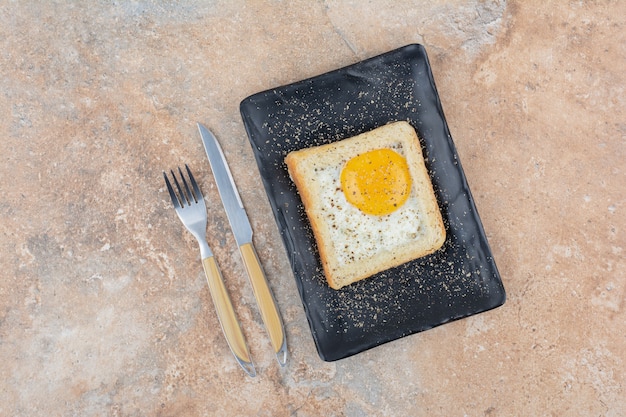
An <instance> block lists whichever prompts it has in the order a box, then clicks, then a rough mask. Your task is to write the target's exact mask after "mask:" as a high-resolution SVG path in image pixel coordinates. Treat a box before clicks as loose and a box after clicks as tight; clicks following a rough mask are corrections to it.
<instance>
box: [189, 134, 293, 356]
mask: <svg viewBox="0 0 626 417" xmlns="http://www.w3.org/2000/svg"><path fill="white" fill-rule="evenodd" d="M198 130H199V131H200V137H201V138H202V143H203V144H204V150H205V151H206V154H207V157H208V159H209V164H210V165H211V171H213V177H215V183H216V184H217V190H218V191H219V194H220V197H221V199H222V204H223V205H224V209H225V210H226V215H227V216H228V222H229V223H230V227H231V229H232V231H233V235H234V236H235V241H236V242H237V246H239V252H240V254H241V257H242V258H243V262H244V265H245V267H246V272H247V274H248V278H249V280H250V284H251V285H252V291H253V292H254V297H255V298H256V301H257V304H258V306H259V311H260V312H261V318H262V319H263V324H264V325H265V329H266V330H267V333H268V335H269V338H270V342H271V344H272V348H273V349H274V353H275V354H276V359H277V360H278V363H279V364H280V365H281V366H284V365H285V364H286V363H287V339H286V337H285V330H284V326H283V322H282V318H281V316H280V311H279V310H278V306H277V305H276V300H275V299H274V295H273V294H272V291H271V289H270V287H269V284H268V282H267V278H266V276H265V273H264V272H263V268H262V267H261V262H260V261H259V256H258V255H257V252H256V249H255V247H254V244H253V243H252V226H251V225H250V220H249V219H248V215H247V214H246V210H245V208H244V206H243V203H242V201H241V198H240V196H239V192H238V191H237V186H236V184H235V181H234V180H233V176H232V174H231V172H230V169H229V168H228V162H227V161H226V158H225V156H224V152H222V148H221V147H220V144H219V142H218V141H217V138H216V137H215V136H214V135H213V133H211V131H209V129H207V128H206V127H205V126H204V125H202V124H201V123H198Z"/></svg>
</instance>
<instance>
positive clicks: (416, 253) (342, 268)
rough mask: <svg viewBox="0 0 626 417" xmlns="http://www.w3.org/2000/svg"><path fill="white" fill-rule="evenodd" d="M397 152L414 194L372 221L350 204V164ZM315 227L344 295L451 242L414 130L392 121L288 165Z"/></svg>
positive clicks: (332, 282) (331, 279)
mask: <svg viewBox="0 0 626 417" xmlns="http://www.w3.org/2000/svg"><path fill="white" fill-rule="evenodd" d="M380 149H391V150H393V151H395V152H397V153H398V154H400V155H401V157H402V158H404V159H405V160H406V167H408V175H409V177H410V179H409V180H407V182H408V184H410V192H409V195H408V198H407V199H406V201H404V202H403V203H402V204H401V205H400V207H398V208H397V209H395V208H394V211H393V212H391V213H388V214H383V215H377V214H368V213H367V212H365V211H363V210H362V209H359V208H357V207H356V206H355V205H353V204H351V203H350V202H348V199H347V198H346V195H345V193H344V190H343V187H342V183H341V173H342V170H343V168H344V167H345V166H346V163H347V162H348V161H349V160H351V159H352V158H354V157H357V156H359V155H363V154H364V153H367V152H370V151H376V150H380ZM285 163H286V165H287V168H288V170H289V175H290V176H291V179H292V180H293V182H294V183H295V185H296V188H297V190H298V193H299V194H300V197H301V199H302V203H303V205H304V209H305V212H306V214H307V217H308V219H309V221H310V223H311V227H312V230H313V234H314V236H315V240H316V243H317V247H318V250H319V255H320V259H321V263H322V266H323V269H324V275H325V277H326V280H327V282H328V285H329V286H330V287H331V288H333V289H340V288H342V287H344V286H346V285H349V284H351V283H353V282H356V281H359V280H361V279H364V278H367V277H370V276H372V275H374V274H376V273H377V272H381V271H384V270H386V269H389V268H392V267H394V266H398V265H401V264H403V263H406V262H408V261H411V260H413V259H417V258H420V257H423V256H426V255H428V254H430V253H432V252H434V251H436V250H437V249H439V248H440V247H441V246H442V245H443V243H444V241H445V238H446V231H445V227H444V224H443V221H442V216H441V212H440V210H439V206H438V204H437V200H436V197H435V193H434V191H433V187H432V183H431V181H430V177H429V176H428V172H427V170H426V166H425V163H424V158H423V156H422V149H421V147H420V143H419V139H418V137H417V134H416V132H415V130H414V129H413V127H412V126H411V125H410V124H409V123H407V122H404V121H400V122H393V123H390V124H387V125H384V126H381V127H379V128H376V129H374V130H371V131H369V132H365V133H362V134H360V135H357V136H354V137H351V138H348V139H344V140H341V141H338V142H334V143H331V144H327V145H321V146H317V147H311V148H306V149H301V150H297V151H293V152H291V153H289V154H288V155H287V156H286V158H285Z"/></svg>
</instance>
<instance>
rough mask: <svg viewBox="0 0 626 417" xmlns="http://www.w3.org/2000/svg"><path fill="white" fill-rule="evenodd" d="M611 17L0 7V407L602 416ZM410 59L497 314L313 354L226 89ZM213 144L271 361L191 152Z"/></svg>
mask: <svg viewBox="0 0 626 417" xmlns="http://www.w3.org/2000/svg"><path fill="white" fill-rule="evenodd" d="M624 16H626V2H623V1H620V0H613V1H609V0H599V1H593V2H592V1H561V2H545V1H543V0H529V1H483V0H466V1H461V0H438V1H434V2H433V1H425V0H413V1H398V2H396V1H370V2H359V1H343V2H340V1H334V0H328V1H315V2H311V1H293V2H288V1H268V2H264V1H253V0H251V1H246V2H244V1H220V0H216V1H209V2H200V1H192V0H182V1H179V2H175V3H174V2H172V3H163V2H152V1H128V2H127V1H122V2H108V1H94V2H62V1H55V2H45V3H41V2H35V1H23V2H22V1H20V2H13V1H8V0H2V1H0V75H1V76H0V108H2V109H3V111H2V114H1V115H0V136H1V140H0V155H1V158H2V164H1V167H0V184H1V190H2V192H1V199H0V253H1V256H0V271H1V272H0V358H2V360H1V361H0V415H2V416H202V415H217V416H317V415H325V416H347V417H356V416H365V415H371V416H434V415H442V416H514V415H519V416H530V415H532V416H540V415H550V416H591V415H594V416H623V415H626V389H625V383H626V354H625V353H624V352H626V312H625V308H626V307H625V303H624V300H625V297H626V282H625V281H626V280H625V278H626V277H625V273H624V270H625V269H626V262H625V258H626V257H625V247H626V238H625V233H626V230H625V229H626V215H625V213H626V206H625V200H626V178H625V177H626V175H625V171H624V161H625V160H626V152H625V150H626V143H625V141H626V99H625V97H626V92H625V91H624V88H625V85H626V73H625V72H624V67H625V66H626V25H625V21H624ZM414 42H417V43H421V44H423V45H424V46H425V47H426V50H427V51H428V53H429V57H430V60H431V65H432V68H433V72H434V75H435V79H436V82H437V87H438V90H439V93H440V96H441V99H442V103H443V107H444V110H445V113H446V117H447V120H448V123H449V125H450V129H451V132H452V135H453V138H454V140H455V143H456V146H457V148H458V151H459V154H460V157H461V161H462V163H463V167H464V169H465V172H466V175H467V177H468V181H469V184H470V187H471V189H472V192H473V195H474V197H475V200H476V204H477V206H478V210H479V212H480V214H481V217H482V221H483V224H484V227H485V229H486V232H487V235H488V237H489V240H490V243H491V246H492V249H493V251H494V256H495V259H496V262H497V264H498V267H499V269H500V272H501V274H502V278H503V281H504V285H505V287H506V289H507V294H508V299H507V302H506V304H505V305H504V306H502V307H500V308H498V309H496V310H493V311H490V312H487V313H484V314H481V315H477V316H474V317H471V318H468V319H464V320H460V321H456V322H453V323H449V324H446V325H444V326H441V327H438V328H435V329H432V330H429V331H427V332H423V333H420V334H417V335H413V336H410V337H406V338H404V339H401V340H398V341H395V342H392V343H389V344H386V345H384V346H380V347H377V348H375V349H372V350H370V351H367V352H364V353H362V354H359V355H356V356H354V357H351V358H348V359H345V360H342V361H338V362H333V363H326V362H323V361H321V360H320V359H319V357H318V355H317V353H316V350H315V346H314V344H313V340H312V338H311V335H310V333H309V329H308V324H307V322H306V318H305V315H304V311H303V308H302V305H301V303H300V300H299V297H298V294H297V290H296V286H295V283H294V278H293V275H292V273H291V270H290V268H289V265H288V258H287V254H286V253H285V251H284V248H283V246H282V243H281V240H280V236H279V234H278V230H277V227H276V225H275V224H274V221H273V217H272V214H271V211H270V208H269V204H268V201H267V198H266V196H265V193H264V191H263V189H262V186H261V181H260V178H259V176H258V172H257V171H256V166H255V161H254V157H253V155H252V151H251V148H250V145H249V143H248V139H247V137H246V133H245V130H244V128H243V125H242V123H241V119H240V116H239V108H238V106H239V102H240V100H241V99H243V98H244V97H246V96H248V95H250V94H253V93H256V92H258V91H261V90H265V89H268V88H271V87H275V86H278V85H283V84H286V83H289V82H293V81H297V80H300V79H303V78H306V77H310V76H314V75H317V74H320V73H323V72H326V71H329V70H332V69H335V68H338V67H341V66H345V65H348V64H352V63H354V62H357V61H359V60H361V59H364V58H368V57H371V56H374V55H377V54H379V53H382V52H386V51H388V50H391V49H394V48H397V47H400V46H403V45H406V44H409V43H414ZM196 121H202V122H204V123H206V124H207V125H209V126H210V127H211V128H212V130H213V131H214V133H215V134H216V135H217V136H218V137H219V138H220V139H221V140H222V143H223V147H224V150H225V152H226V154H227V156H228V159H229V161H230V163H231V164H232V168H233V175H234V177H235V181H236V182H237V183H238V185H239V187H240V190H241V194H242V199H243V201H244V204H245V205H246V206H247V207H248V208H249V213H250V217H251V220H252V223H253V227H254V231H255V244H256V245H257V247H258V249H259V253H260V256H261V259H262V260H263V266H264V268H265V271H266V272H267V275H268V279H269V281H270V283H271V286H272V288H273V289H274V291H275V295H276V298H277V300H278V303H279V305H280V308H281V311H282V313H283V316H284V321H285V326H286V330H287V337H288V341H289V355H290V359H289V363H288V365H287V366H286V367H284V368H280V367H279V366H278V364H277V363H276V361H275V359H274V357H273V354H272V352H271V349H270V348H269V341H268V338H267V336H266V334H265V332H264V329H263V327H262V324H261V319H260V316H259V313H258V310H257V309H256V306H255V303H254V299H253V295H252V292H251V289H250V287H249V285H248V284H247V281H246V280H247V279H246V277H245V273H244V269H243V265H242V263H241V260H240V258H239V257H238V255H236V253H235V252H234V251H233V247H234V241H233V238H232V235H231V234H230V230H229V228H228V224H227V219H226V217H225V214H224V213H223V211H222V210H221V207H220V204H219V202H218V196H217V191H216V189H215V186H214V183H213V181H212V178H211V175H210V170H209V167H208V164H207V163H206V160H205V156H204V153H203V149H202V145H201V143H200V141H199V139H198V135H197V131H196V126H195V122H196ZM183 163H188V164H189V165H190V166H191V167H192V168H193V169H194V171H196V173H197V175H196V176H197V178H199V179H200V183H201V184H200V185H201V186H202V188H203V189H204V191H205V194H206V197H207V204H208V206H209V223H210V225H209V228H208V236H209V242H210V243H211V245H212V246H213V247H214V249H215V252H216V256H217V257H218V260H219V262H220V264H221V266H222V269H223V272H224V275H225V277H226V279H227V282H228V287H229V289H230V291H231V293H232V295H233V298H234V300H235V304H236V308H237V312H238V314H239V316H240V317H241V319H242V322H243V324H244V329H245V332H246V335H247V336H248V339H249V341H250V348H251V352H252V355H253V357H254V360H255V362H256V365H257V369H258V372H259V375H258V376H257V377H256V378H254V379H251V378H248V377H246V376H245V375H244V373H243V372H242V371H241V370H240V369H239V368H238V367H237V365H236V364H235V363H234V361H233V359H232V357H231V355H230V352H229V351H228V348H227V346H226V344H225V343H224V339H223V337H222V335H221V333H220V331H219V330H218V322H217V319H216V316H215V313H214V310H213V306H212V304H211V300H210V296H209V292H208V288H207V286H206V282H205V279H204V277H203V273H202V268H201V264H200V262H199V259H198V257H199V255H198V252H197V249H196V246H195V242H194V241H193V238H192V237H191V236H190V235H189V234H188V233H186V232H185V231H184V230H183V228H182V225H181V224H180V222H179V221H178V219H177V218H176V215H175V213H174V211H173V210H172V208H171V206H170V202H169V200H168V196H167V193H166V191H165V189H164V186H163V182H162V177H161V172H162V170H163V169H167V168H171V167H175V166H177V165H180V164H183Z"/></svg>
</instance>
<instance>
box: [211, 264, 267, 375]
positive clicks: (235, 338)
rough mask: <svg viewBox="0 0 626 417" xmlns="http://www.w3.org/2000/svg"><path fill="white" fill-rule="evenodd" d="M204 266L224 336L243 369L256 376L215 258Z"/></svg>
mask: <svg viewBox="0 0 626 417" xmlns="http://www.w3.org/2000/svg"><path fill="white" fill-rule="evenodd" d="M202 265H203V266H204V272H205V275H206V278H207V282H208V283H209V290H210V292H211V298H212V299H213V304H214V305H215V310H216V311H217V317H218V319H219V322H220V325H221V326H222V331H223V332H224V336H226V341H227V342H228V346H229V347H230V350H231V351H232V352H233V354H234V355H235V358H236V359H237V362H239V364H240V365H241V367H242V368H243V369H244V370H245V371H246V372H247V373H248V374H249V375H250V376H255V375H256V371H255V369H254V365H253V364H252V360H251V359H250V353H249V351H248V345H247V344H246V338H245V336H244V334H243V332H242V331H241V326H240V324H239V320H237V316H236V315H235V309H234V308H233V303H232V302H231V300H230V296H229V295H228V292H227V291H226V286H225V285H224V280H223V278H222V273H221V272H220V270H219V268H218V267H217V262H216V261H215V258H214V257H213V256H209V257H207V258H204V259H203V260H202Z"/></svg>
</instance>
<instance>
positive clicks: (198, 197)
mask: <svg viewBox="0 0 626 417" xmlns="http://www.w3.org/2000/svg"><path fill="white" fill-rule="evenodd" d="M185 168H186V169H187V174H188V175H189V181H190V182H191V186H192V187H193V192H194V194H195V197H196V201H200V200H202V199H203V198H204V197H203V196H202V192H201V191H200V187H198V183H197V182H196V179H195V178H194V177H193V174H192V173H191V170H190V169H189V166H188V165H187V164H185Z"/></svg>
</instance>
